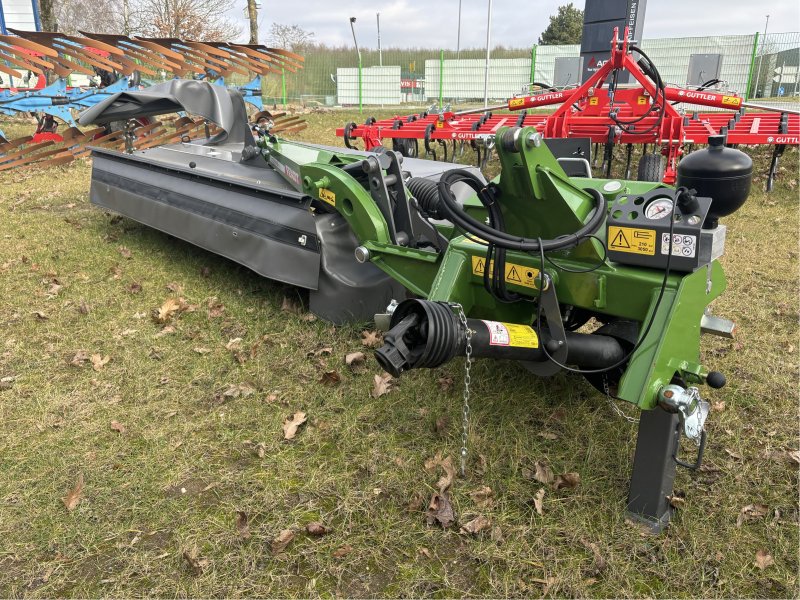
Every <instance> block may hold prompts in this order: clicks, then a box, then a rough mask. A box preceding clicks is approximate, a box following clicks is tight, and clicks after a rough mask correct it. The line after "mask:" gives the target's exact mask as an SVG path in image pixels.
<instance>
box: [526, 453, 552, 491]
mask: <svg viewBox="0 0 800 600" xmlns="http://www.w3.org/2000/svg"><path fill="white" fill-rule="evenodd" d="M531 477H532V478H533V479H535V480H536V481H538V482H539V483H543V484H545V485H550V484H551V483H553V481H555V476H554V475H553V471H552V470H551V469H550V467H549V466H547V463H545V462H542V461H539V460H537V461H536V462H535V463H534V464H533V473H532V474H531ZM556 489H558V488H556Z"/></svg>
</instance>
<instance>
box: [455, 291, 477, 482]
mask: <svg viewBox="0 0 800 600" xmlns="http://www.w3.org/2000/svg"><path fill="white" fill-rule="evenodd" d="M450 306H451V307H452V308H454V309H456V310H457V311H458V320H459V321H460V322H461V325H462V326H463V327H464V331H465V333H464V336H465V339H466V341H467V345H466V356H467V360H466V362H465V363H464V407H463V409H462V413H461V477H466V470H467V435H468V434H469V393H470V390H469V386H470V383H472V379H471V377H470V370H471V369H472V330H471V329H470V328H469V325H468V324H467V315H465V314H464V308H463V307H462V306H461V305H460V304H458V303H452V304H451V305H450Z"/></svg>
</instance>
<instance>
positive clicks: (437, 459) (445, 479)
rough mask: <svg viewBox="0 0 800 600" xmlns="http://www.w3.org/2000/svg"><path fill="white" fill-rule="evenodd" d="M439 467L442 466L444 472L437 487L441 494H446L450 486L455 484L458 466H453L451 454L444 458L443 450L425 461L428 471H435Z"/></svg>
mask: <svg viewBox="0 0 800 600" xmlns="http://www.w3.org/2000/svg"><path fill="white" fill-rule="evenodd" d="M437 467H440V468H441V469H442V471H444V474H443V475H442V476H441V477H440V478H439V481H438V482H436V488H437V489H438V490H439V493H440V494H444V493H445V492H446V491H447V490H448V489H449V488H450V486H451V485H453V479H454V478H455V476H456V468H455V467H454V466H453V459H452V458H451V457H449V456H448V457H446V458H442V453H441V452H437V453H436V456H434V457H433V458H429V459H428V460H426V461H425V470H426V471H428V472H433V471H435V470H436V468H437Z"/></svg>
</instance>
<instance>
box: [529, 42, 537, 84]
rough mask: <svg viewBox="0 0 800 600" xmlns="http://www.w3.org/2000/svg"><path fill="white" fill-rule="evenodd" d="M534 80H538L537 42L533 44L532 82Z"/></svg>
mask: <svg viewBox="0 0 800 600" xmlns="http://www.w3.org/2000/svg"><path fill="white" fill-rule="evenodd" d="M534 81H536V44H534V45H533V46H531V83H533V82H534ZM528 91H530V90H528Z"/></svg>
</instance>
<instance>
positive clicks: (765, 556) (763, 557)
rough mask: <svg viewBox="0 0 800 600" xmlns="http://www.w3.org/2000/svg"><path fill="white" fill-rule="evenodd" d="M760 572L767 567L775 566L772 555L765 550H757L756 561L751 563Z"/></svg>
mask: <svg viewBox="0 0 800 600" xmlns="http://www.w3.org/2000/svg"><path fill="white" fill-rule="evenodd" d="M753 564H754V565H755V566H757V567H758V568H759V569H761V570H762V571H763V570H764V569H766V568H767V567H769V566H772V565H774V564H775V560H774V559H773V558H772V555H771V554H770V553H769V551H767V550H759V551H758V552H756V560H755V562H754V563H753Z"/></svg>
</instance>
